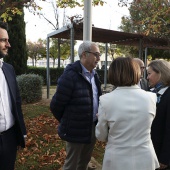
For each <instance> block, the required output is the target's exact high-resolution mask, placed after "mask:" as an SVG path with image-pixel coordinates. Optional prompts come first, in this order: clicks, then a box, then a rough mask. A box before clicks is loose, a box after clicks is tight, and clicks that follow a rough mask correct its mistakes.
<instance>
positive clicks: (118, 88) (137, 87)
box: [116, 84, 141, 90]
mask: <svg viewBox="0 0 170 170" xmlns="http://www.w3.org/2000/svg"><path fill="white" fill-rule="evenodd" d="M116 89H117V90H120V89H141V88H140V87H139V86H138V85H137V84H136V85H132V86H119V87H117V88H116Z"/></svg>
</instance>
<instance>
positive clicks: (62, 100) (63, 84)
mask: <svg viewBox="0 0 170 170" xmlns="http://www.w3.org/2000/svg"><path fill="white" fill-rule="evenodd" d="M72 91H73V77H72V76H70V75H69V74H66V73H63V75H62V76H61V77H60V78H59V80H58V82H57V89H56V92H55V94H54V96H53V97H52V100H51V103H50V110H51V112H52V113H53V115H54V117H55V118H56V119H57V120H58V121H59V122H60V120H61V118H62V116H63V113H64V110H65V106H66V105H67V104H68V103H69V101H70V98H71V94H72Z"/></svg>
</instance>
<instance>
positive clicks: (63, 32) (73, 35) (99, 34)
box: [47, 23, 170, 98]
mask: <svg viewBox="0 0 170 170" xmlns="http://www.w3.org/2000/svg"><path fill="white" fill-rule="evenodd" d="M50 38H58V39H70V44H71V49H70V56H71V62H74V40H83V23H79V24H75V23H74V24H70V25H67V26H65V27H63V28H61V29H58V30H56V31H54V32H51V33H49V34H47V98H49V86H50V80H49V79H50V77H49V75H50V74H49V73H50V69H49V39H50ZM92 41H93V42H100V43H105V44H106V49H107V44H108V43H112V44H119V45H128V46H137V47H138V48H139V58H142V54H143V50H144V49H145V64H146V61H147V49H148V48H156V49H164V50H167V49H168V50H170V40H169V39H166V38H155V37H150V36H145V35H142V34H134V33H126V32H120V31H114V30H108V29H102V28H96V27H92ZM59 48H60V47H59ZM105 59H106V61H107V51H106V57H105ZM105 63H106V62H105ZM58 66H60V55H59V58H58ZM106 77H107V65H105V80H104V81H105V83H106V80H107V78H106Z"/></svg>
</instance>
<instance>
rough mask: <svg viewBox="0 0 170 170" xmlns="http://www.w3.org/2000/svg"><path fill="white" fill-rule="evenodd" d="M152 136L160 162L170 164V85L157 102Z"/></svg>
mask: <svg viewBox="0 0 170 170" xmlns="http://www.w3.org/2000/svg"><path fill="white" fill-rule="evenodd" d="M151 138H152V142H153V145H154V149H155V152H156V155H157V157H158V160H159V162H160V163H163V164H166V165H168V164H169V162H170V87H169V88H168V89H167V90H166V91H165V92H164V94H163V95H162V96H161V100H160V102H159V103H157V110H156V117H155V119H154V120H153V123H152V128H151Z"/></svg>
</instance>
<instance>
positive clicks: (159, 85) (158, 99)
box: [151, 83, 165, 103]
mask: <svg viewBox="0 0 170 170" xmlns="http://www.w3.org/2000/svg"><path fill="white" fill-rule="evenodd" d="M164 87H165V86H164V85H163V84H162V83H158V84H156V85H155V87H154V89H153V90H151V91H152V92H153V93H156V95H157V103H159V102H160V101H161V96H162V95H161V94H159V93H158V92H159V91H160V90H161V89H162V88H164Z"/></svg>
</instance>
